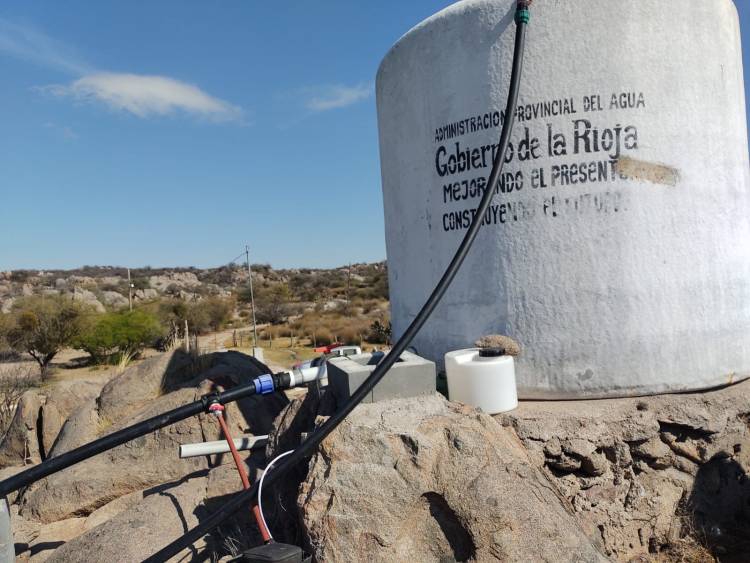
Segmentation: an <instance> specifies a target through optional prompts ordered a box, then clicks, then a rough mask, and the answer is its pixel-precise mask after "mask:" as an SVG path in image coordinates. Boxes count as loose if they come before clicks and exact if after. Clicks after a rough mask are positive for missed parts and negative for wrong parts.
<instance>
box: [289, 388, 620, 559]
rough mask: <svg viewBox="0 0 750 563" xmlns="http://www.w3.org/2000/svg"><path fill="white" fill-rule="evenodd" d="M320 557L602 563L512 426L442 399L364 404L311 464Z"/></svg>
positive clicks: (310, 495) (309, 524)
mask: <svg viewBox="0 0 750 563" xmlns="http://www.w3.org/2000/svg"><path fill="white" fill-rule="evenodd" d="M298 506H299V509H300V513H301V521H302V525H303V527H304V529H305V532H306V535H307V537H308V540H309V544H310V548H311V550H312V552H313V553H314V555H315V558H316V559H317V560H318V561H331V562H335V561H357V560H361V558H362V554H364V553H366V554H367V560H368V561H383V562H386V561H387V562H394V561H404V562H405V561H425V562H427V561H436V562H438V561H469V560H476V561H488V560H508V561H531V560H533V561H540V560H545V561H605V560H606V559H605V557H604V556H603V555H602V554H601V553H600V552H599V551H598V549H597V547H596V546H595V544H594V542H593V541H592V540H590V539H589V538H588V537H586V534H585V533H584V532H583V530H582V529H581V527H580V526H579V524H578V522H577V520H576V519H575V517H574V516H573V514H572V512H573V510H572V507H570V506H569V505H568V503H567V502H566V501H565V500H564V499H562V498H561V497H560V496H559V494H558V493H557V491H556V490H555V488H554V487H553V486H551V484H550V483H549V480H548V478H547V477H546V476H545V475H543V474H542V473H541V472H540V471H539V469H538V468H537V467H535V466H534V464H533V463H532V461H531V460H530V459H529V457H528V456H527V455H526V451H525V450H524V448H523V446H522V445H521V444H520V442H519V441H518V440H517V438H516V437H515V435H514V433H513V432H512V431H510V429H508V428H503V427H501V426H500V425H499V424H498V423H497V422H496V421H495V420H493V418H492V417H490V416H488V415H485V414H482V413H480V412H477V411H473V410H472V409H469V408H468V407H462V406H460V405H456V404H452V403H449V402H447V401H446V400H445V399H443V398H442V396H440V395H437V394H435V395H431V396H427V397H419V398H411V399H398V400H393V401H386V402H381V403H375V404H363V405H360V406H359V407H357V408H356V409H355V411H354V412H353V413H352V414H351V415H350V416H349V417H348V418H347V420H345V421H344V422H343V423H342V424H341V425H340V426H339V427H338V428H337V429H336V430H335V431H334V432H333V433H332V434H331V435H330V436H329V437H328V438H326V440H325V441H324V442H323V443H322V445H321V447H320V449H319V451H318V452H317V454H315V455H314V456H313V458H312V460H311V461H310V469H309V473H308V475H307V478H306V479H305V481H304V483H303V484H302V486H301V488H300V491H299V497H298Z"/></svg>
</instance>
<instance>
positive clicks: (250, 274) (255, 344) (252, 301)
mask: <svg viewBox="0 0 750 563" xmlns="http://www.w3.org/2000/svg"><path fill="white" fill-rule="evenodd" d="M245 260H246V262H247V276H248V279H249V280H250V308H251V309H252V310H253V353H255V348H257V347H258V326H257V324H256V323H255V296H254V295H253V271H252V270H251V269H250V247H249V246H247V245H245Z"/></svg>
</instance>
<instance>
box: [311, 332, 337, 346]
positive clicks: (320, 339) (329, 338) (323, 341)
mask: <svg viewBox="0 0 750 563" xmlns="http://www.w3.org/2000/svg"><path fill="white" fill-rule="evenodd" d="M314 341H315V343H316V344H317V345H318V346H328V345H329V344H333V333H332V332H331V331H330V330H328V329H327V328H321V329H318V330H317V331H315V339H314Z"/></svg>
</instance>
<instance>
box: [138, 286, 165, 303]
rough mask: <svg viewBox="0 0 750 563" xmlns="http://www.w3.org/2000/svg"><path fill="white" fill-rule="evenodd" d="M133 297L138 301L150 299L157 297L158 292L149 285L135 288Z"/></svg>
mask: <svg viewBox="0 0 750 563" xmlns="http://www.w3.org/2000/svg"><path fill="white" fill-rule="evenodd" d="M134 297H135V298H136V299H138V300H140V301H150V300H151V299H157V298H158V297H159V292H158V291H156V290H155V289H151V288H150V287H149V288H146V289H136V290H135V294H134Z"/></svg>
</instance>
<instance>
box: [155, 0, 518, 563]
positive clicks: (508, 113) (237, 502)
mask: <svg viewBox="0 0 750 563" xmlns="http://www.w3.org/2000/svg"><path fill="white" fill-rule="evenodd" d="M528 5H529V2H524V1H523V0H521V1H519V2H518V8H517V10H516V40H515V48H514V52H513V71H512V73H511V78H510V89H509V94H508V102H507V105H506V108H505V122H504V123H503V129H502V133H501V135H500V144H499V150H498V151H497V155H496V156H495V160H494V161H493V163H492V171H491V172H490V176H489V180H488V181H487V188H486V191H485V193H484V196H483V197H482V201H481V203H480V204H479V207H478V208H477V212H476V214H475V215H474V219H473V220H472V223H471V226H470V227H469V230H468V232H467V233H466V235H465V236H464V238H463V240H462V241H461V245H460V246H459V247H458V250H457V251H456V254H455V256H454V257H453V260H451V263H450V265H449V266H448V268H447V269H446V270H445V273H444V274H443V277H442V278H440V281H439V282H438V284H437V286H435V289H434V290H433V291H432V294H431V295H430V297H429V298H428V299H427V302H426V303H425V304H424V306H423V307H422V310H421V311H419V314H417V316H416V318H415V319H414V320H413V321H412V323H411V324H410V325H409V328H407V329H406V332H404V334H403V335H402V336H401V338H399V339H398V342H396V344H395V345H394V346H393V349H392V350H391V351H390V352H389V353H388V355H387V356H385V358H383V361H382V362H380V364H378V366H377V367H376V368H375V370H374V371H373V372H372V374H370V376H369V377H368V378H367V379H366V380H365V381H364V382H363V383H362V385H360V386H359V387H358V388H357V390H356V391H355V392H354V393H353V394H352V396H351V397H350V398H349V400H348V401H347V402H346V403H345V404H344V405H343V406H342V407H341V408H340V409H339V410H338V411H337V412H336V413H335V414H334V415H333V416H331V417H330V418H329V419H328V420H326V422H324V423H323V424H322V425H321V426H320V427H319V428H317V429H316V430H315V432H313V433H312V434H311V435H310V436H308V438H307V440H305V441H304V442H303V443H302V444H301V445H300V446H299V447H298V448H297V450H295V452H294V453H293V454H291V455H290V456H289V457H287V458H286V459H285V460H284V461H283V462H282V463H281V464H279V466H278V467H277V468H276V469H275V470H274V471H273V472H271V473H269V474H268V479H267V480H268V482H269V483H270V482H273V481H276V480H277V479H278V478H279V477H280V476H281V475H283V474H284V473H285V472H286V471H288V470H289V469H291V468H292V467H293V466H294V465H296V464H297V463H299V462H300V461H302V460H303V459H305V458H306V457H308V456H310V455H311V454H313V453H314V452H315V450H316V449H317V447H318V446H319V445H320V443H321V442H322V441H323V440H324V439H325V437H326V436H328V435H329V434H330V433H331V432H333V430H334V429H335V428H336V427H337V426H338V425H339V424H340V423H341V422H342V421H343V420H344V419H345V418H346V417H347V416H348V415H349V413H351V412H352V410H354V407H356V406H357V405H358V404H359V403H360V402H361V401H362V399H364V398H365V397H366V396H367V395H368V394H369V393H370V391H372V389H373V388H374V387H375V385H377V384H378V382H379V381H380V380H381V379H382V378H383V376H384V375H385V374H386V373H387V372H388V370H389V369H390V368H391V366H393V364H394V363H395V362H396V361H397V360H398V359H399V358H400V357H401V354H402V353H403V352H404V350H406V348H407V346H409V344H410V343H411V341H412V339H413V338H414V336H416V334H417V332H419V330H420V329H421V328H422V326H423V325H424V323H425V321H427V319H428V318H429V316H430V315H431V314H432V312H433V310H434V309H435V307H436V306H437V304H438V303H439V302H440V299H441V298H442V297H443V295H444V294H445V292H446V290H447V289H448V287H449V286H450V284H451V282H452V281H453V278H454V277H455V276H456V274H457V273H458V270H459V268H460V267H461V264H462V263H463V261H464V259H465V258H466V255H467V254H468V253H469V249H470V248H471V245H472V244H473V242H474V240H475V239H476V237H477V233H479V229H480V227H481V225H482V219H483V218H484V214H485V212H486V211H487V208H488V207H489V206H490V203H491V202H492V197H493V195H494V192H495V186H496V185H497V183H498V180H499V178H500V173H501V172H502V168H503V163H504V162H505V153H506V151H507V149H508V142H509V141H510V134H511V131H512V129H513V122H514V119H515V109H516V106H517V104H518V91H519V88H520V84H521V72H522V70H523V54H524V46H525V43H526V24H527V23H528V16H529V13H528ZM257 492H258V486H257V483H255V484H254V485H253V487H252V488H250V489H247V490H246V491H242V492H240V493H237V494H236V495H235V496H234V497H233V498H232V499H231V500H229V501H228V502H227V503H226V504H224V505H223V506H222V507H221V508H219V509H218V510H217V511H216V512H214V513H213V514H211V515H210V516H209V517H208V518H206V519H205V520H204V521H202V522H201V523H200V524H198V525H197V526H196V527H195V528H193V529H192V530H190V531H189V532H187V533H186V534H185V535H184V536H182V537H181V538H179V539H177V540H175V541H173V542H172V543H170V544H169V545H168V546H166V547H164V548H163V549H161V550H160V551H158V552H157V553H155V554H154V555H152V556H151V557H149V558H148V559H146V561H147V562H148V563H155V562H157V561H158V562H161V561H166V560H167V559H169V558H171V557H174V556H175V555H177V554H178V553H179V552H180V551H182V550H183V549H185V548H186V547H188V546H190V545H191V544H193V543H194V542H195V541H197V540H198V539H200V538H201V537H202V536H203V535H205V534H206V533H208V532H209V531H210V530H211V529H213V528H214V527H216V526H218V525H219V524H221V522H223V521H224V520H225V519H226V518H228V517H229V516H231V515H232V514H234V512H235V511H236V510H237V509H239V508H240V507H241V506H243V505H245V504H246V503H248V502H249V501H250V500H251V499H252V498H253V497H254V496H255V495H256V494H257Z"/></svg>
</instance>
